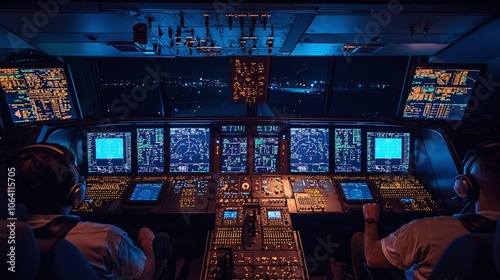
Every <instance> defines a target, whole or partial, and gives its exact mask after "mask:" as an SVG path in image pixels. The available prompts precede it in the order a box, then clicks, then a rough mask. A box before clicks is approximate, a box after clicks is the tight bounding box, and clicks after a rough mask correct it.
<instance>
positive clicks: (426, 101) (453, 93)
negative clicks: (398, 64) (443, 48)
mask: <svg viewBox="0 0 500 280" xmlns="http://www.w3.org/2000/svg"><path fill="white" fill-rule="evenodd" d="M484 68H485V67H484V65H469V66H467V65H450V64H439V63H433V64H423V65H415V66H414V67H413V68H412V72H411V75H412V76H411V78H410V81H411V84H410V85H409V86H408V88H407V89H406V90H407V93H408V97H407V98H406V102H405V104H404V111H403V118H412V119H439V120H461V119H462V118H463V115H464V113H465V109H466V108H467V103H468V102H469V99H470V97H471V95H472V93H473V92H474V87H475V85H476V83H477V80H478V77H479V75H480V74H481V72H482V70H483V69H484Z"/></svg>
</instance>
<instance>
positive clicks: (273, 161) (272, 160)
mask: <svg viewBox="0 0 500 280" xmlns="http://www.w3.org/2000/svg"><path fill="white" fill-rule="evenodd" d="M278 150H279V142H278V138H277V137H257V138H254V161H253V163H254V172H255V173H276V172H277V170H278Z"/></svg>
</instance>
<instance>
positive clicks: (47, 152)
mask: <svg viewBox="0 0 500 280" xmlns="http://www.w3.org/2000/svg"><path fill="white" fill-rule="evenodd" d="M13 164H14V167H15V168H16V170H15V172H16V189H15V194H16V200H17V201H18V202H20V203H23V204H24V205H25V206H26V207H27V208H28V213H30V214H61V209H65V208H68V207H70V206H76V205H78V204H80V203H81V202H82V201H83V199H84V198H85V192H86V186H85V180H84V178H83V177H82V175H81V173H80V171H79V170H78V167H77V166H76V163H75V156H74V155H73V153H72V152H71V151H70V150H69V149H67V148H66V147H63V146H61V145H57V144H33V145H30V146H27V147H25V148H23V149H21V150H20V151H19V152H17V154H16V156H15V159H14V162H13Z"/></svg>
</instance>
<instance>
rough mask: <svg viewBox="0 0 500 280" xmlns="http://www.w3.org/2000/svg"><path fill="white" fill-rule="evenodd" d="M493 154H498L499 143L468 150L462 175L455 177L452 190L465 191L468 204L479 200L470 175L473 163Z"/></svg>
mask: <svg viewBox="0 0 500 280" xmlns="http://www.w3.org/2000/svg"><path fill="white" fill-rule="evenodd" d="M493 152H498V153H500V143H498V142H495V143H482V144H479V145H477V146H475V147H474V148H472V149H471V150H469V151H468V152H467V153H466V154H465V156H464V159H463V161H462V164H463V167H464V170H463V173H462V174H459V175H458V176H457V177H455V180H454V181H453V188H454V189H455V190H456V189H461V190H466V192H467V197H466V198H465V200H466V201H468V202H476V201H477V199H478V198H479V184H478V183H477V180H476V178H474V176H473V175H472V174H470V168H471V166H472V165H473V164H474V162H475V161H476V160H477V159H478V158H479V157H481V156H483V155H487V154H491V153H493Z"/></svg>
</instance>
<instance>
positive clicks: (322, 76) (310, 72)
mask: <svg viewBox="0 0 500 280" xmlns="http://www.w3.org/2000/svg"><path fill="white" fill-rule="evenodd" d="M330 60H331V57H273V58H272V60H271V78H270V80H269V99H268V103H267V104H268V107H269V109H270V111H271V112H273V113H274V116H276V117H282V118H294V117H312V118H314V117H324V114H325V113H324V112H325V97H326V84H327V79H328V69H329V64H330Z"/></svg>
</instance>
